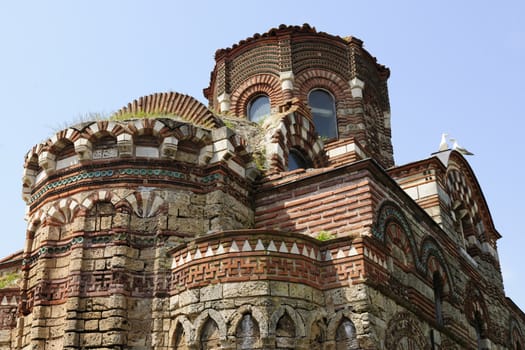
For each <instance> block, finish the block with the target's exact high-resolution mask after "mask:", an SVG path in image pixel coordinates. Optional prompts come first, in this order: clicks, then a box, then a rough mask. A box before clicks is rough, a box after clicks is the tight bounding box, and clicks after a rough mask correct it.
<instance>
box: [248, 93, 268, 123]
mask: <svg viewBox="0 0 525 350" xmlns="http://www.w3.org/2000/svg"><path fill="white" fill-rule="evenodd" d="M269 115H270V98H269V97H268V96H266V95H257V96H255V97H254V98H253V99H252V100H251V101H250V103H249V104H248V119H250V120H251V121H252V122H256V123H257V122H260V121H262V120H264V118H265V117H267V116H269Z"/></svg>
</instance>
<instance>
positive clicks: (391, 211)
mask: <svg viewBox="0 0 525 350" xmlns="http://www.w3.org/2000/svg"><path fill="white" fill-rule="evenodd" d="M391 221H395V222H396V223H398V224H399V226H400V227H401V228H402V229H403V232H404V234H405V235H406V238H407V240H408V244H409V247H407V248H406V249H408V248H410V249H409V250H410V252H411V256H412V259H413V261H414V265H415V267H416V268H417V269H418V270H420V271H424V268H423V266H422V265H421V262H420V260H419V259H418V256H417V251H418V249H417V244H416V239H415V237H414V234H413V233H412V230H411V229H410V225H409V223H408V220H407V219H406V217H405V215H404V214H403V212H402V211H401V209H400V208H399V207H398V206H397V204H395V203H394V202H391V201H385V202H383V203H382V204H381V206H380V207H379V209H378V210H377V214H376V217H375V220H374V225H373V226H372V234H373V235H374V236H375V237H376V238H377V239H379V240H381V241H382V242H383V243H386V229H387V226H388V224H389V223H390V222H391Z"/></svg>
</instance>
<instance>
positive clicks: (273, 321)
mask: <svg viewBox="0 0 525 350" xmlns="http://www.w3.org/2000/svg"><path fill="white" fill-rule="evenodd" d="M285 313H287V314H288V316H290V318H291V319H292V321H293V322H294V324H295V336H296V337H297V338H300V337H304V336H306V332H305V327H304V322H303V319H302V318H301V315H299V313H298V312H297V311H296V310H295V309H294V308H293V307H291V306H289V305H281V306H280V307H278V308H277V310H275V311H274V313H273V314H272V316H271V317H270V320H269V331H270V332H271V333H272V334H275V330H276V329H277V324H278V323H279V320H280V319H281V317H283V316H284V314H285Z"/></svg>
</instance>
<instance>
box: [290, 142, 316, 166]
mask: <svg viewBox="0 0 525 350" xmlns="http://www.w3.org/2000/svg"><path fill="white" fill-rule="evenodd" d="M311 167H312V162H311V161H310V160H309V159H308V158H307V157H305V156H304V154H303V152H301V151H299V150H298V149H296V148H291V149H290V152H289V153H288V170H289V171H290V170H295V169H300V168H303V169H308V168H311Z"/></svg>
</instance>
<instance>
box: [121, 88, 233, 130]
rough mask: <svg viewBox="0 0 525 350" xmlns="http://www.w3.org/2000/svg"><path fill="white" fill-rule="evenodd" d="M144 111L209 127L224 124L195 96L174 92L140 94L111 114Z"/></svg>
mask: <svg viewBox="0 0 525 350" xmlns="http://www.w3.org/2000/svg"><path fill="white" fill-rule="evenodd" d="M144 113H145V114H151V115H155V114H157V115H158V116H159V117H162V116H167V117H169V116H177V117H180V118H181V119H183V120H184V121H187V122H190V123H192V124H195V125H199V126H203V127H205V128H210V129H215V128H218V127H221V126H224V123H223V122H222V121H221V120H220V119H219V118H217V117H216V116H215V115H214V114H213V113H212V112H211V111H210V110H209V109H208V108H206V106H204V105H203V104H202V103H200V102H199V101H197V100H196V99H195V98H193V97H191V96H188V95H183V94H179V93H176V92H164V93H156V94H152V95H148V96H142V97H140V98H139V99H137V100H134V101H133V102H130V103H128V105H127V106H125V107H122V108H121V109H120V110H118V111H117V112H116V113H115V114H114V115H113V116H114V117H117V118H118V117H123V116H126V115H130V118H133V116H134V115H137V116H140V115H141V114H144ZM143 119H148V118H143Z"/></svg>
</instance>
